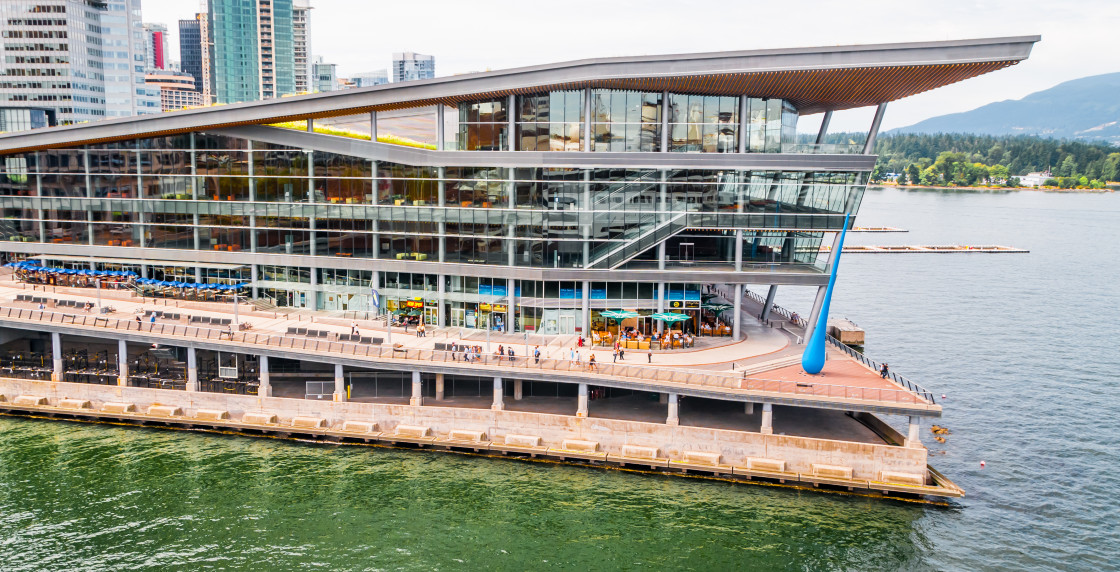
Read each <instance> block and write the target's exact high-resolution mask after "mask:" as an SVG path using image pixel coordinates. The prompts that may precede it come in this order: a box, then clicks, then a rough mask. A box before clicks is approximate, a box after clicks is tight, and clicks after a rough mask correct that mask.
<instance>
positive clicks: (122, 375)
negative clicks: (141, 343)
mask: <svg viewBox="0 0 1120 572" xmlns="http://www.w3.org/2000/svg"><path fill="white" fill-rule="evenodd" d="M117 385H119V386H121V387H127V386H128V342H126V341H124V340H117Z"/></svg>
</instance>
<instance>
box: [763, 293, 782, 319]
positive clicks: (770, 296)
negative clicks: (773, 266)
mask: <svg viewBox="0 0 1120 572" xmlns="http://www.w3.org/2000/svg"><path fill="white" fill-rule="evenodd" d="M777 294H778V285H777V284H771V285H770V290H768V291H767V292H766V303H765V304H763V305H762V316H761V320H762V321H763V322H765V321H766V320H769V319H770V311H771V310H773V309H774V296H776V295H777Z"/></svg>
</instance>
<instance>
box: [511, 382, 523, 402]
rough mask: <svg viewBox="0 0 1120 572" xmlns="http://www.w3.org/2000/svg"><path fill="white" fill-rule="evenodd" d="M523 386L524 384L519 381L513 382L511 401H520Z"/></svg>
mask: <svg viewBox="0 0 1120 572" xmlns="http://www.w3.org/2000/svg"><path fill="white" fill-rule="evenodd" d="M523 385H524V382H523V381H521V380H520V379H518V380H515V381H514V382H513V400H514V401H521V397H522V395H524V391H523V387H522V386H523Z"/></svg>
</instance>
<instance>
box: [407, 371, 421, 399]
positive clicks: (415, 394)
mask: <svg viewBox="0 0 1120 572" xmlns="http://www.w3.org/2000/svg"><path fill="white" fill-rule="evenodd" d="M408 404H409V405H415V406H420V405H424V385H423V384H422V383H421V382H420V372H418V371H414V372H412V397H411V398H410V399H409V400H408Z"/></svg>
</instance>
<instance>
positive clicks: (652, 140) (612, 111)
mask: <svg viewBox="0 0 1120 572" xmlns="http://www.w3.org/2000/svg"><path fill="white" fill-rule="evenodd" d="M591 121H592V123H591V140H592V142H593V144H592V150H593V151H610V152H625V151H646V152H651V151H660V150H661V94H660V93H643V92H637V91H616V90H592V91H591Z"/></svg>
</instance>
